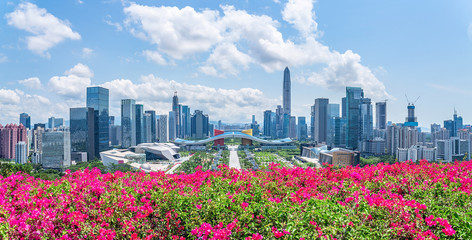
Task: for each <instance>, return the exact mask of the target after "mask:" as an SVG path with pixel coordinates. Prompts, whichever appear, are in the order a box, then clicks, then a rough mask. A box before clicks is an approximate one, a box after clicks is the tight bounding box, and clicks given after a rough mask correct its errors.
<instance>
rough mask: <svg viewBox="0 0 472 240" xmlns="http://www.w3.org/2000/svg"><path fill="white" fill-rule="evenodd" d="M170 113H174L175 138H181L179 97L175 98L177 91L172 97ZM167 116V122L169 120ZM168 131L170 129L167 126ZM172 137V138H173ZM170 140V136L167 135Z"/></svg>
mask: <svg viewBox="0 0 472 240" xmlns="http://www.w3.org/2000/svg"><path fill="white" fill-rule="evenodd" d="M172 112H174V115H175V117H174V119H175V120H174V124H175V126H174V127H173V128H174V131H175V137H181V136H180V105H179V97H178V96H177V91H175V92H174V97H172ZM170 119H171V118H170V116H169V120H170ZM169 129H171V126H169ZM175 137H174V138H175ZM169 139H170V135H169Z"/></svg>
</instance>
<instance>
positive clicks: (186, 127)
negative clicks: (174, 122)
mask: <svg viewBox="0 0 472 240" xmlns="http://www.w3.org/2000/svg"><path fill="white" fill-rule="evenodd" d="M180 109H181V117H180V119H181V122H180V125H181V135H182V138H186V137H190V135H191V133H190V128H191V124H190V117H191V116H192V114H191V113H190V108H189V107H188V106H186V105H182V107H181V108H180Z"/></svg>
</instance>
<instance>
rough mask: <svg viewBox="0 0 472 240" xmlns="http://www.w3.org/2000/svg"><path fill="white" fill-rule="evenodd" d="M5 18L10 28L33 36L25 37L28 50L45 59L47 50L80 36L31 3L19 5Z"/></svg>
mask: <svg viewBox="0 0 472 240" xmlns="http://www.w3.org/2000/svg"><path fill="white" fill-rule="evenodd" d="M6 18H7V22H8V24H9V25H10V26H13V27H16V28H18V29H21V30H24V31H27V32H29V33H31V34H33V36H28V37H26V42H27V47H28V49H30V50H31V51H33V52H35V53H37V54H40V55H43V56H46V57H49V53H47V50H49V49H50V48H52V47H54V46H55V45H57V44H59V43H61V42H63V41H64V40H66V39H72V40H79V39H80V34H79V33H77V32H74V31H72V29H71V27H70V23H69V22H67V21H63V20H61V19H58V18H57V17H55V16H54V15H52V14H50V13H48V12H47V10H46V9H44V8H39V7H38V6H36V5H35V4H33V3H29V2H24V3H20V4H19V5H18V7H17V8H16V9H15V11H14V12H11V13H8V14H6Z"/></svg>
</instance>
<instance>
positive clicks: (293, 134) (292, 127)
mask: <svg viewBox="0 0 472 240" xmlns="http://www.w3.org/2000/svg"><path fill="white" fill-rule="evenodd" d="M289 121H290V124H289V130H288V137H289V138H291V139H296V138H297V118H296V117H295V116H290V120H289Z"/></svg>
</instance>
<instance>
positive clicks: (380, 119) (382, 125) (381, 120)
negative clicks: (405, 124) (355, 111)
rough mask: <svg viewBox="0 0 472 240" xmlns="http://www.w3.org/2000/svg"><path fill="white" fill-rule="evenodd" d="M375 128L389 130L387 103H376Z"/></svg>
mask: <svg viewBox="0 0 472 240" xmlns="http://www.w3.org/2000/svg"><path fill="white" fill-rule="evenodd" d="M375 126H376V128H377V129H387V102H377V103H375Z"/></svg>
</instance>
